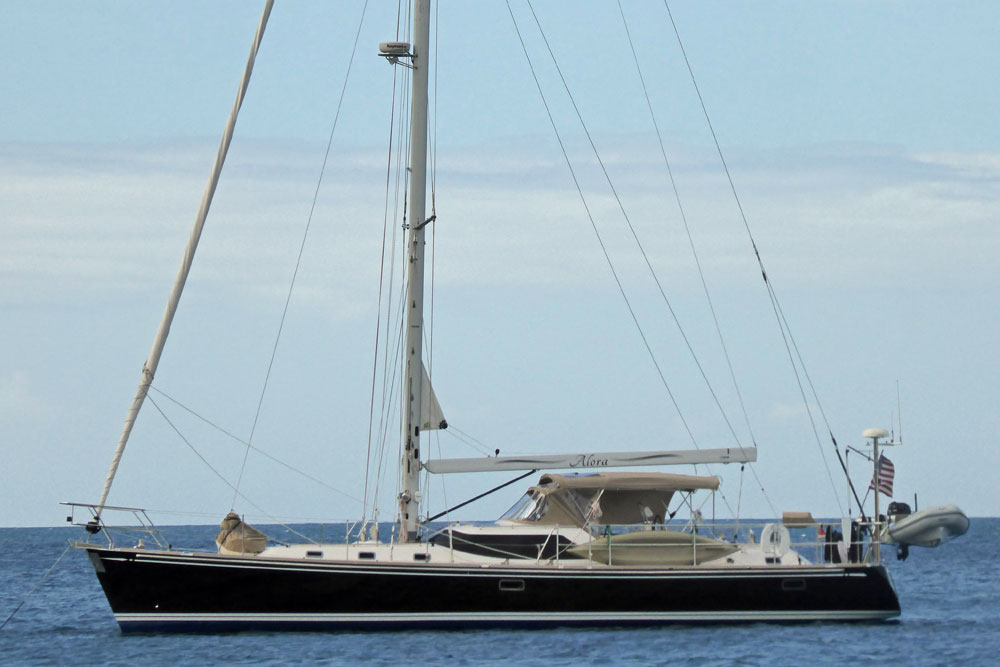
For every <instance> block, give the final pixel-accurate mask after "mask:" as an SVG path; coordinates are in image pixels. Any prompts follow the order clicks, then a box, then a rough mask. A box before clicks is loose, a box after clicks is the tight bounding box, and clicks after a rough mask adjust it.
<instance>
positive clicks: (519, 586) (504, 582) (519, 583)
mask: <svg viewBox="0 0 1000 667" xmlns="http://www.w3.org/2000/svg"><path fill="white" fill-rule="evenodd" d="M500 590H502V591H523V590H524V579H501V580H500Z"/></svg>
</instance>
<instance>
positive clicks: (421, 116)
mask: <svg viewBox="0 0 1000 667" xmlns="http://www.w3.org/2000/svg"><path fill="white" fill-rule="evenodd" d="M413 9H414V11H413V51H412V67H413V88H412V91H413V93H412V94H413V98H412V108H411V111H410V215H409V221H410V222H409V227H410V235H409V240H408V242H407V257H408V267H407V287H406V312H407V321H406V352H405V354H406V378H405V380H404V382H403V387H402V389H403V405H404V406H405V413H404V414H405V431H404V433H405V435H404V436H403V437H404V438H405V440H404V442H403V452H402V460H401V462H400V475H401V481H400V492H399V525H400V535H399V537H400V541H402V542H409V541H412V540H415V539H416V537H417V527H418V521H417V514H418V513H419V510H420V406H421V394H422V392H423V390H424V387H423V376H424V373H423V358H422V345H423V331H424V227H425V226H426V225H427V223H428V222H429V221H428V220H426V219H425V218H424V216H425V211H424V208H425V201H426V198H427V80H428V73H429V71H430V48H429V46H430V16H431V3H430V0H415V2H414V8H413Z"/></svg>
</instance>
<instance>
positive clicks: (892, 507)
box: [889, 500, 911, 517]
mask: <svg viewBox="0 0 1000 667" xmlns="http://www.w3.org/2000/svg"><path fill="white" fill-rule="evenodd" d="M910 513H911V512H910V506H909V505H907V504H906V503H901V502H897V501H895V500H894V501H892V502H891V503H889V516H898V517H901V516H909V514H910Z"/></svg>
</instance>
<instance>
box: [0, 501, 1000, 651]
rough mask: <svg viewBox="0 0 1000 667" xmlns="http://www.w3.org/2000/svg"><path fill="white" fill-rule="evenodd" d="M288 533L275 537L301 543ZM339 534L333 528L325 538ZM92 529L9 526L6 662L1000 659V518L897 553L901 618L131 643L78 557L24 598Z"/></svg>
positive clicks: (205, 540)
mask: <svg viewBox="0 0 1000 667" xmlns="http://www.w3.org/2000/svg"><path fill="white" fill-rule="evenodd" d="M271 530H274V529H269V531H271ZM281 530H283V529H277V532H269V534H270V535H272V536H274V535H277V537H278V539H288V540H291V539H292V536H291V535H290V534H289V535H287V536H285V537H282V535H281V533H280V531H281ZM304 530H306V531H307V532H309V533H313V534H315V533H317V532H318V530H319V527H317V526H312V527H308V528H306V529H304ZM342 530H343V529H341V532H342ZM215 531H216V529H215V528H214V527H213V526H175V527H168V528H166V529H164V532H165V534H166V536H167V537H168V538H169V539H170V540H171V541H172V543H173V544H174V547H175V548H181V547H183V548H191V547H199V546H200V547H207V546H209V545H211V544H212V540H213V539H214V536H215ZM333 534H335V533H334V530H333V529H331V528H329V527H328V528H327V532H326V534H325V535H324V537H327V539H329V538H330V537H332V536H333ZM85 535H86V534H85V533H83V531H82V529H80V528H75V529H74V528H69V527H67V528H0V623H2V622H3V620H4V619H6V618H7V617H8V615H9V614H10V613H11V612H12V611H14V609H15V608H16V607H17V605H18V604H19V603H21V602H22V601H24V604H23V606H22V607H21V608H20V610H19V611H18V612H17V614H16V615H15V616H14V617H13V619H11V621H10V622H9V623H8V624H7V626H6V627H5V628H3V629H2V630H0V663H2V664H12V665H17V664H51V665H55V664H74V665H96V664H109V665H144V664H152V665H156V664H166V663H170V664H174V665H187V664H235V663H253V664H287V663H329V664H349V663H351V664H354V663H364V664H403V663H423V664H448V665H474V664H488V663H492V664H499V663H507V664H519V665H578V664H665V663H673V664H697V665H758V664H762V665H790V664H810V665H811V664H837V665H856V664H874V663H876V662H878V663H881V664H892V665H954V664H961V665H963V667H967V666H968V665H997V664H1000V577H998V576H997V574H996V560H997V557H998V555H1000V519H973V520H972V525H971V528H970V529H969V532H968V533H967V534H966V535H964V536H963V537H960V538H958V539H957V540H955V541H954V542H951V543H948V544H946V545H944V546H942V547H939V548H937V549H921V548H912V549H911V550H910V557H909V559H908V560H906V561H902V562H900V561H896V560H895V557H894V550H893V549H892V548H888V549H886V556H887V564H888V567H889V571H890V574H891V575H892V578H893V581H894V582H895V584H896V588H897V591H898V593H899V599H900V604H901V605H902V609H903V613H902V616H901V617H900V618H899V619H898V620H895V621H889V622H878V623H850V624H841V623H802V624H793V625H771V624H758V623H754V624H733V625H725V624H723V625H676V626H666V627H658V628H644V629H625V628H608V629H570V628H566V629H549V630H523V631H511V630H489V631H484V630H476V631H452V632H444V631H433V632H431V631H427V632H416V631H413V632H363V633H358V632H340V633H337V632H330V633H301V634H299V633H295V634H292V633H266V632H253V633H234V634H217V635H212V634H208V635H171V634H142V635H132V634H130V635H122V634H121V633H120V632H119V630H118V625H117V624H116V623H115V620H114V617H113V616H112V615H111V610H110V608H109V607H108V603H107V600H105V598H104V594H103V592H102V591H101V588H100V586H99V584H98V582H97V578H96V576H95V575H94V571H93V568H92V567H91V566H90V563H89V561H88V560H87V558H86V557H85V556H84V555H83V553H81V552H79V551H77V550H71V551H70V552H69V553H67V554H66V555H65V557H64V558H63V559H62V561H60V563H59V564H58V566H57V567H56V568H55V569H54V570H52V573H51V574H50V575H49V576H48V577H47V578H46V579H45V580H44V582H42V584H41V585H40V586H38V588H37V590H36V591H35V592H34V594H32V595H31V596H30V597H28V598H27V600H25V596H27V595H28V593H29V591H30V590H31V589H32V588H33V587H34V586H36V584H38V582H39V581H40V580H41V578H42V576H43V575H44V574H45V573H46V571H47V570H48V569H49V568H50V567H51V566H52V564H53V563H54V562H55V561H56V559H57V558H58V557H59V555H60V554H61V553H62V552H63V550H64V549H65V548H66V545H67V540H69V539H71V538H72V539H84V538H85Z"/></svg>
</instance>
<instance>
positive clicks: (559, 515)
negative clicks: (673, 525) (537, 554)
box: [500, 472, 719, 528]
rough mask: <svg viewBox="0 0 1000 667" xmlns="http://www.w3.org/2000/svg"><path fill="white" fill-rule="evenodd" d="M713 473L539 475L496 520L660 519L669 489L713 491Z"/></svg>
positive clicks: (580, 522)
mask: <svg viewBox="0 0 1000 667" xmlns="http://www.w3.org/2000/svg"><path fill="white" fill-rule="evenodd" d="M718 488H719V478H718V477H702V476H699V475H674V474H670V473H630V472H602V473H582V474H570V475H555V474H546V475H542V477H541V479H539V480H538V484H537V485H536V486H533V487H531V488H530V489H528V492H527V493H526V494H524V496H522V497H521V499H520V500H518V501H517V502H516V503H515V504H514V506H513V507H511V508H510V509H509V510H507V512H506V513H504V515H503V516H502V517H500V518H501V520H507V521H514V522H518V523H525V524H529V523H530V524H533V525H562V526H567V525H572V526H577V527H580V528H585V527H587V526H593V525H627V524H644V523H662V522H663V519H664V517H666V516H667V515H668V514H669V507H670V500H671V498H673V495H674V493H676V492H678V491H681V492H692V491H696V490H699V489H709V490H712V491H715V490H716V489H718Z"/></svg>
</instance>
